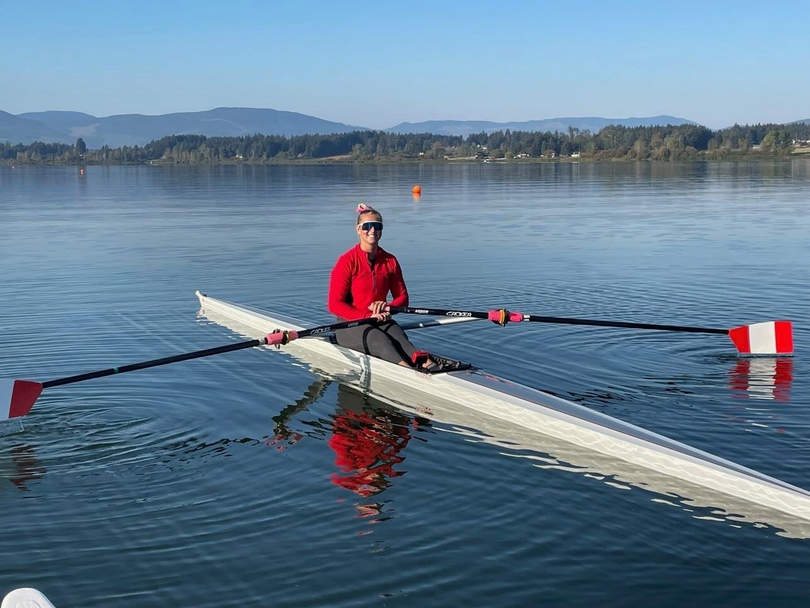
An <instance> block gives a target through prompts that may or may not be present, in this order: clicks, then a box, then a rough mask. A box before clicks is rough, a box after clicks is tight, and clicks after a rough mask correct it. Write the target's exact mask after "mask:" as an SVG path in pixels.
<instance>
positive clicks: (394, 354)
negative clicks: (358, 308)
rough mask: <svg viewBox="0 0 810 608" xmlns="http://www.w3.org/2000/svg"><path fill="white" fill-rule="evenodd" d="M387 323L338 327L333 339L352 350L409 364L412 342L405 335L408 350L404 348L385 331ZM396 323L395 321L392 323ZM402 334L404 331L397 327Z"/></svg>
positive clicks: (401, 363) (412, 348) (393, 361)
mask: <svg viewBox="0 0 810 608" xmlns="http://www.w3.org/2000/svg"><path fill="white" fill-rule="evenodd" d="M391 323H392V322H389V323H382V324H380V325H359V326H357V327H350V328H349V329H339V330H337V331H336V332H335V340H337V343H338V344H339V345H340V346H343V347H345V348H350V349H352V350H356V351H359V352H361V353H366V354H367V355H372V356H373V357H379V358H380V359H384V360H385V361H389V362H391V363H397V364H399V365H406V366H408V367H410V366H411V364H410V361H411V356H412V355H413V353H414V351H415V350H416V349H415V348H414V347H413V344H410V342H408V339H407V337H406V338H405V341H406V342H407V344H408V345H410V350H405V349H404V348H403V346H402V344H400V342H399V341H398V340H396V339H395V338H394V337H393V336H391V335H389V333H388V332H387V331H386V329H388V327H387V326H388V325H390V324H391ZM393 324H394V325H396V323H393ZM397 327H398V328H399V326H397ZM383 328H385V329H383ZM399 331H400V333H401V334H402V336H404V335H405V332H403V331H402V329H401V328H399Z"/></svg>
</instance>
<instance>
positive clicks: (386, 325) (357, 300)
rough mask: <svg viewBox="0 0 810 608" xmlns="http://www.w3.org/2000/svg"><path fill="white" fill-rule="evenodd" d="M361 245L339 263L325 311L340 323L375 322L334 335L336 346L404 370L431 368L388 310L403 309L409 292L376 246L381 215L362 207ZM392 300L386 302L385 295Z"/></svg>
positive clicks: (393, 261)
mask: <svg viewBox="0 0 810 608" xmlns="http://www.w3.org/2000/svg"><path fill="white" fill-rule="evenodd" d="M356 230H357V237H358V240H359V243H358V244H357V245H355V246H354V247H352V248H351V249H349V251H347V252H346V253H344V254H343V255H342V256H340V257H339V258H338V261H337V263H336V264H335V267H334V268H333V269H332V276H331V279H330V281H329V300H328V306H329V312H331V313H332V314H333V315H335V316H337V317H338V318H339V319H341V320H344V321H355V320H357V319H365V318H368V317H375V318H376V319H378V320H379V323H377V324H376V325H360V326H358V327H352V328H349V329H341V330H338V331H336V332H335V338H336V339H337V343H338V344H339V345H340V346H345V347H346V348H351V349H352V350H357V351H360V352H364V353H366V354H368V355H373V356H375V357H379V358H380V359H385V360H386V361H390V362H391V363H398V364H399V365H404V366H406V367H415V366H417V365H423V366H424V367H431V366H433V365H435V363H434V362H433V361H431V360H430V358H429V357H427V354H426V353H423V352H422V351H417V350H416V347H414V345H413V344H411V342H410V340H408V337H407V336H406V335H405V332H404V331H402V328H401V327H400V326H399V325H397V323H396V321H393V320H391V314H390V313H388V312H386V310H385V308H386V306H389V305H390V306H407V305H408V288H407V287H405V281H404V279H403V278H402V269H401V268H400V267H399V262H397V259H396V258H395V257H394V256H393V255H391V254H390V253H388V252H387V251H385V250H384V249H383V248H382V247H380V244H379V243H380V239H381V238H382V232H383V218H382V214H381V213H380V212H379V211H377V210H376V209H373V208H372V207H368V206H366V205H363V204H361V205H360V206H358V207H357V226H356ZM389 292H390V293H391V295H392V296H393V299H392V300H391V302H386V298H387V297H388V293H389Z"/></svg>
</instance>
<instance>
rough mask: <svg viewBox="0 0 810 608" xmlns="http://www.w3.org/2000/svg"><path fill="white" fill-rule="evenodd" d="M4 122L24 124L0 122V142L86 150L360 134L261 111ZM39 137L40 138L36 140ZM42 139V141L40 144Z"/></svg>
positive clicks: (48, 115) (64, 115)
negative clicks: (197, 138)
mask: <svg viewBox="0 0 810 608" xmlns="http://www.w3.org/2000/svg"><path fill="white" fill-rule="evenodd" d="M0 114H4V115H5V116H6V117H11V118H13V119H16V121H24V122H19V123H11V121H9V123H10V124H9V127H8V129H6V128H4V122H3V119H2V117H0V141H5V140H10V141H11V142H12V143H17V142H22V143H31V142H33V141H37V140H39V141H63V142H68V143H73V142H75V141H76V139H77V138H79V137H81V138H82V139H84V141H85V143H86V144H87V146H88V147H89V148H100V147H102V146H104V145H108V146H110V147H112V148H118V147H120V146H136V145H139V146H140V145H143V144H146V143H149V142H150V141H152V140H153V139H159V138H161V137H164V136H166V135H182V134H189V133H193V134H197V135H207V136H209V137H236V136H240V135H252V134H254V133H262V134H264V135H287V136H291V135H306V134H314V133H321V134H324V135H326V134H330V133H345V132H348V131H355V130H365V129H364V128H363V127H355V126H352V125H346V124H343V123H340V122H332V121H329V120H323V119H321V118H316V117H314V116H307V115H306V114H299V113H297V112H283V111H281V110H270V109H260V108H216V109H214V110H208V111H205V112H178V113H174V114H160V115H156V116H147V115H144V114H119V115H115V116H107V117H105V118H98V117H96V116H91V115H90V114H84V113H82V112H57V111H54V112H28V113H25V114H20V115H19V116H13V115H12V114H7V113H5V112H2V113H0ZM40 133H41V134H42V136H40ZM43 137H46V138H47V139H43Z"/></svg>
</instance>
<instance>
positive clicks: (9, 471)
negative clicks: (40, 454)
mask: <svg viewBox="0 0 810 608" xmlns="http://www.w3.org/2000/svg"><path fill="white" fill-rule="evenodd" d="M8 455H9V460H8V463H7V464H6V466H3V469H6V470H4V471H2V476H3V477H5V478H6V479H8V481H10V482H11V483H12V484H14V486H15V487H16V488H17V489H18V490H20V491H21V492H29V491H30V490H31V488H30V485H29V484H30V482H32V481H35V480H38V479H42V477H43V476H44V475H45V472H46V469H45V466H44V465H43V464H42V462H41V461H40V460H39V459H38V458H37V455H36V452H35V451H34V446H32V445H28V444H20V445H15V446H12V447H11V448H10V449H9V451H8Z"/></svg>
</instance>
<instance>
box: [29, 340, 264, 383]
mask: <svg viewBox="0 0 810 608" xmlns="http://www.w3.org/2000/svg"><path fill="white" fill-rule="evenodd" d="M262 344H264V338H262V339H261V340H248V341H246V342H236V343H234V344H227V345H225V346H217V347H214V348H206V349H205V350H197V351H194V352H193V353H183V354H182V355H173V356H171V357H162V358H160V359H152V360H151V361H144V362H142V363H133V364H131V365H122V366H121V367H111V368H109V369H103V370H101V371H97V372H90V373H87V374H77V375H75V376H68V377H67V378H59V379H58V380H49V381H48V382H43V383H42V388H51V387H54V386H63V385H65V384H73V383H74V382H82V381H83V380H93V379H94V378H103V377H104V376H113V375H115V374H124V373H126V372H134V371H136V370H139V369H147V368H149V367H157V366H158V365H166V364H168V363H178V362H180V361H188V360H189V359H199V358H200V357H208V356H209V355H219V354H221V353H229V352H232V351H235V350H242V349H243V348H253V347H254V346H261V345H262Z"/></svg>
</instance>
